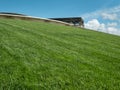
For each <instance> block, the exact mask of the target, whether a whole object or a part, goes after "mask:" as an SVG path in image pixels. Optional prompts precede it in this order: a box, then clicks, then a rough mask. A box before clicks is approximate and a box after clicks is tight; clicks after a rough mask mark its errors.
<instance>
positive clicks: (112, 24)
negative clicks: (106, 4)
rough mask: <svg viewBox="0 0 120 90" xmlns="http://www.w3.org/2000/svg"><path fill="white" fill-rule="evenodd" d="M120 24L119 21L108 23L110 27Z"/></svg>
mask: <svg viewBox="0 0 120 90" xmlns="http://www.w3.org/2000/svg"><path fill="white" fill-rule="evenodd" d="M117 25H118V23H116V22H112V23H108V24H107V26H109V27H116V26H117Z"/></svg>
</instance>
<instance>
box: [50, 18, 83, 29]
mask: <svg viewBox="0 0 120 90" xmlns="http://www.w3.org/2000/svg"><path fill="white" fill-rule="evenodd" d="M50 19H52V20H58V21H62V22H66V23H70V24H73V25H74V26H78V27H84V20H83V19H82V18H81V17H68V18H50Z"/></svg>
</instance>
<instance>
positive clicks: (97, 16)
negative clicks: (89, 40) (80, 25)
mask: <svg viewBox="0 0 120 90" xmlns="http://www.w3.org/2000/svg"><path fill="white" fill-rule="evenodd" d="M82 17H83V18H84V20H85V28H88V29H92V30H97V31H102V32H106V33H110V34H115V35H120V6H116V7H113V8H108V9H104V10H99V11H95V12H91V13H88V14H84V15H82Z"/></svg>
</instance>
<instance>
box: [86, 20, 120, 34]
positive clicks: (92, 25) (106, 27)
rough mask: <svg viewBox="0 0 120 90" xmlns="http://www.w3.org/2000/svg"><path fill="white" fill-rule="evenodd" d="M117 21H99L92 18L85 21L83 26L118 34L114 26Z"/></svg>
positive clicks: (119, 32)
mask: <svg viewBox="0 0 120 90" xmlns="http://www.w3.org/2000/svg"><path fill="white" fill-rule="evenodd" d="M116 25H117V23H114V22H113V23H108V24H104V23H100V22H99V21H98V20H97V19H92V20H90V21H88V22H87V23H85V28H88V29H92V30H96V31H101V32H106V33H110V34H115V35H120V30H119V29H118V28H116V27H115V26H116Z"/></svg>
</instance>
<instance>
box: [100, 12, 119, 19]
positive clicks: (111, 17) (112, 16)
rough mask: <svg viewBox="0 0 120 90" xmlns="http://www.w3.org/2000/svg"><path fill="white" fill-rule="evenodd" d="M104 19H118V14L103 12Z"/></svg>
mask: <svg viewBox="0 0 120 90" xmlns="http://www.w3.org/2000/svg"><path fill="white" fill-rule="evenodd" d="M101 16H102V18H103V19H108V20H117V19H118V18H117V14H115V13H113V14H112V13H102V14H101Z"/></svg>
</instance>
